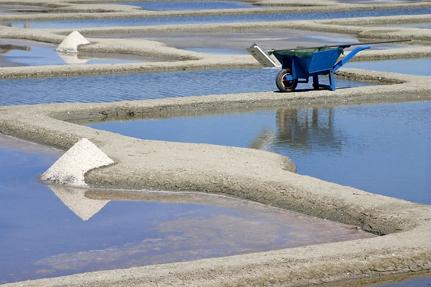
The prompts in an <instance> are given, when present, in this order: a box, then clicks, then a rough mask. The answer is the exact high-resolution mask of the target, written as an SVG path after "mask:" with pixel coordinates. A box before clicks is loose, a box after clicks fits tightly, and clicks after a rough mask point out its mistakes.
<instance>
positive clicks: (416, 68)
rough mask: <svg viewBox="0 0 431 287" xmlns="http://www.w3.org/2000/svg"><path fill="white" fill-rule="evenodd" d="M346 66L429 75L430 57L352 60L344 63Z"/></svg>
mask: <svg viewBox="0 0 431 287" xmlns="http://www.w3.org/2000/svg"><path fill="white" fill-rule="evenodd" d="M346 67H350V68H360V69H368V70H375V71H385V72H394V73H402V74H411V75H421V76H431V58H413V59H396V60H384V61H367V62H352V63H349V64H348V65H346Z"/></svg>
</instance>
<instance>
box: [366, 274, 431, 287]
mask: <svg viewBox="0 0 431 287" xmlns="http://www.w3.org/2000/svg"><path fill="white" fill-rule="evenodd" d="M430 286H431V275H428V276H423V277H419V278H410V279H406V280H402V281H399V282H391V283H381V284H373V285H370V287H430Z"/></svg>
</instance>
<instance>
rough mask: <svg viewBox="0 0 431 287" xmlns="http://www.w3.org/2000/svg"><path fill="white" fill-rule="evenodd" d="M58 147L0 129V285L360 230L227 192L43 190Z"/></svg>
mask: <svg viewBox="0 0 431 287" xmlns="http://www.w3.org/2000/svg"><path fill="white" fill-rule="evenodd" d="M59 154H60V152H59V151H57V150H53V149H49V148H45V147H43V146H39V145H36V144H31V143H28V142H24V141H17V140H14V139H10V138H7V137H3V136H1V135H0V162H2V163H3V164H1V165H0V230H1V232H0V258H1V260H0V283H4V282H12V281H17V280H23V279H29V278H40V277H49V276H59V275H65V274H72V273H77V272H88V271H94V270H102V269H112V268H124V267H129V266H139V265H146V264H156V263H165V262H173V261H184V260H191V259H197V258H206V257H215V256H226V255H232V254H240V253H247V252H253V251H261V250H271V249H278V248H285V247H294V246H303V245H308V244H316V243H321V242H333V241H340V240H349V239H357V238H364V237H369V236H370V235H368V234H365V233H363V232H359V231H357V230H356V229H352V228H351V227H350V226H345V225H341V224H337V223H333V222H330V221H326V220H320V219H316V218H313V217H307V216H304V215H300V214H297V213H292V212H289V211H283V210H280V209H276V208H271V207H267V206H264V205H259V204H254V203H251V202H247V201H241V200H235V199H227V198H220V197H214V196H213V197H211V196H208V195H199V196H198V195H193V196H191V195H189V196H184V197H182V196H179V195H178V194H176V195H175V196H176V197H175V198H174V199H172V198H166V199H164V197H163V196H159V195H157V196H156V195H152V196H153V197H152V199H151V200H150V201H148V200H147V201H142V200H138V199H137V198H139V196H141V195H142V193H141V192H138V193H135V194H134V197H124V193H118V192H117V193H116V194H115V197H110V196H108V195H106V194H102V195H100V191H94V192H93V193H92V197H90V198H89V197H87V196H86V195H85V190H76V189H70V188H65V187H61V186H60V187H59V186H53V187H50V188H49V187H48V186H46V185H45V184H43V183H41V182H39V181H38V177H39V176H40V174H41V173H42V172H43V171H45V170H46V169H47V168H48V167H49V166H50V165H51V164H52V163H53V162H54V161H55V160H56V158H58V156H59ZM4 163H7V164H4ZM112 192H114V193H115V191H112ZM165 196H166V195H165ZM95 197H96V198H95ZM98 197H102V198H98ZM159 198H160V199H159ZM316 234H319V236H316ZM244 235H246V236H244Z"/></svg>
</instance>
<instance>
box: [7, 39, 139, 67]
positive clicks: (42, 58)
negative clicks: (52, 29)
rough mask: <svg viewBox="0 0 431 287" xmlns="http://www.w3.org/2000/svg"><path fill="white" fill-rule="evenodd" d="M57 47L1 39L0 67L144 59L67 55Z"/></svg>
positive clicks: (108, 55) (119, 56)
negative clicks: (59, 51) (58, 50)
mask: <svg viewBox="0 0 431 287" xmlns="http://www.w3.org/2000/svg"><path fill="white" fill-rule="evenodd" d="M10 43H12V44H10ZM55 49H56V46H55V45H51V44H47V43H42V42H35V41H27V40H7V39H1V40H0V67H5V66H6V67H7V66H43V65H64V64H116V63H136V62H140V61H144V58H140V57H137V56H121V55H114V54H99V56H97V54H95V55H94V56H89V55H86V54H85V53H80V54H79V55H65V54H61V53H58V52H57V51H56V50H55Z"/></svg>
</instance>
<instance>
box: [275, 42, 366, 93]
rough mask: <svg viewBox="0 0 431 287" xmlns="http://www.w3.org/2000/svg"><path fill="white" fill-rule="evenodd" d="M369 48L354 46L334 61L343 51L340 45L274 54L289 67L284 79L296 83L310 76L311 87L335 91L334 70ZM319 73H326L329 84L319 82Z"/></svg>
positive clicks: (285, 66) (283, 66)
mask: <svg viewBox="0 0 431 287" xmlns="http://www.w3.org/2000/svg"><path fill="white" fill-rule="evenodd" d="M369 48H370V46H369V45H363V46H359V47H356V48H355V49H353V50H352V51H351V52H350V53H349V54H348V55H347V56H346V57H344V58H343V59H341V60H340V61H338V62H336V61H337V60H338V58H339V57H340V55H341V54H342V53H343V52H344V50H343V48H342V47H341V46H340V47H337V48H333V49H318V50H317V51H315V52H310V53H305V54H304V55H300V54H299V55H295V54H294V53H293V54H289V53H283V51H274V56H275V57H276V58H277V60H279V62H280V63H281V65H282V68H283V69H290V73H291V74H290V75H286V80H289V81H292V80H297V81H298V83H308V81H309V78H310V76H311V77H313V87H314V88H315V89H319V88H325V89H330V90H331V91H335V89H336V86H337V85H336V78H335V72H336V71H337V70H338V69H340V68H341V67H342V66H343V65H344V64H346V63H347V62H349V61H350V60H351V59H352V58H353V57H354V56H355V55H356V54H357V53H359V52H361V51H362V50H365V49H369ZM286 51H288V50H286ZM319 75H328V77H329V85H322V84H320V83H319Z"/></svg>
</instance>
